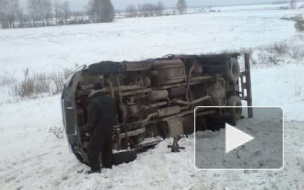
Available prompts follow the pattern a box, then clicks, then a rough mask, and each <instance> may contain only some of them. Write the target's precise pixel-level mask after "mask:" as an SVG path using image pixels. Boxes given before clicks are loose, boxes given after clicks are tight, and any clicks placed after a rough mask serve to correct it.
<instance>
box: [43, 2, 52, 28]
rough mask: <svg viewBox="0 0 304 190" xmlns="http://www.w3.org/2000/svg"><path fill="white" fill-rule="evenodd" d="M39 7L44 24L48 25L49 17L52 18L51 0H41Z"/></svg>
mask: <svg viewBox="0 0 304 190" xmlns="http://www.w3.org/2000/svg"><path fill="white" fill-rule="evenodd" d="M40 8H41V9H42V15H43V18H42V19H44V20H45V21H46V25H49V19H50V18H52V16H53V14H52V12H53V11H52V2H51V0H42V1H41V5H40ZM44 20H43V26H44Z"/></svg>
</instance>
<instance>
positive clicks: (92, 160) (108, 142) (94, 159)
mask: <svg viewBox="0 0 304 190" xmlns="http://www.w3.org/2000/svg"><path fill="white" fill-rule="evenodd" d="M88 148H89V150H88V158H89V165H90V167H91V170H100V162H99V155H100V153H101V162H102V167H103V168H112V135H108V136H103V137H94V136H93V137H92V138H91V139H90V142H89V147H88Z"/></svg>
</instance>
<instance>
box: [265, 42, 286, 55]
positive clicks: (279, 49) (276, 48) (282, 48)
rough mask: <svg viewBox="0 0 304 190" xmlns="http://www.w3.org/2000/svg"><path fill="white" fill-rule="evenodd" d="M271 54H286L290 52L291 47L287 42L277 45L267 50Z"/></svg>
mask: <svg viewBox="0 0 304 190" xmlns="http://www.w3.org/2000/svg"><path fill="white" fill-rule="evenodd" d="M266 50H267V51H268V52H269V53H276V54H280V55H282V54H286V53H288V51H289V50H290V46H289V45H288V44H287V43H286V42H281V43H276V44H273V45H271V46H269V47H267V48H266Z"/></svg>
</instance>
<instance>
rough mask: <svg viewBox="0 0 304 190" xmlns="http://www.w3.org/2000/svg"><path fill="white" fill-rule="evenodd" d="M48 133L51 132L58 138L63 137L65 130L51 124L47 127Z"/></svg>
mask: <svg viewBox="0 0 304 190" xmlns="http://www.w3.org/2000/svg"><path fill="white" fill-rule="evenodd" d="M49 133H52V134H54V135H55V137H56V138H58V139H63V138H64V135H65V132H64V129H63V128H62V127H58V126H53V127H51V128H50V129H49Z"/></svg>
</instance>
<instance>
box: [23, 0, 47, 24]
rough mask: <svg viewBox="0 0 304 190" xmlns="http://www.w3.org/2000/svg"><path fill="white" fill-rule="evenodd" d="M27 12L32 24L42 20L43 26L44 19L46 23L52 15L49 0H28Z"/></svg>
mask: <svg viewBox="0 0 304 190" xmlns="http://www.w3.org/2000/svg"><path fill="white" fill-rule="evenodd" d="M28 12H29V14H30V16H31V19H32V20H33V22H34V25H39V23H37V21H42V24H43V26H44V25H45V23H44V21H46V22H47V25H48V23H49V19H50V18H51V16H52V3H51V0H28ZM40 23H41V22H40Z"/></svg>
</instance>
